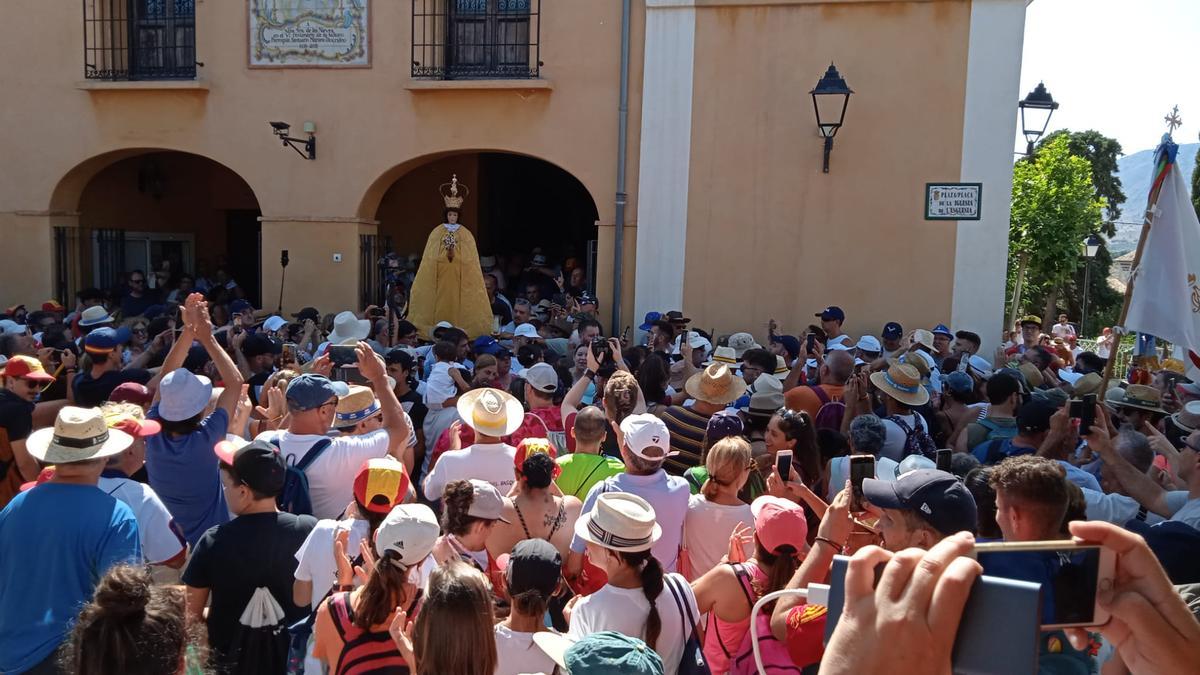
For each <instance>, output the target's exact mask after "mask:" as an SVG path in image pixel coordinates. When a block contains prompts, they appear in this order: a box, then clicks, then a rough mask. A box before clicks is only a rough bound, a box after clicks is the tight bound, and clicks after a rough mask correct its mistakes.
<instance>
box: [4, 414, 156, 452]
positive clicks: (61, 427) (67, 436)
mask: <svg viewBox="0 0 1200 675" xmlns="http://www.w3.org/2000/svg"><path fill="white" fill-rule="evenodd" d="M132 443H133V437H132V436H130V435H129V434H127V433H125V432H124V431H121V430H120V429H109V428H108V425H107V424H106V423H105V422H104V415H102V414H101V413H100V409H99V408H76V407H74V406H66V407H64V408H63V409H62V410H60V411H59V412H58V417H56V418H55V419H54V426H53V427H46V428H45V429H38V430H37V431H35V432H33V433H32V434H30V435H29V439H28V440H27V441H26V442H25V447H26V448H27V449H28V450H29V454H30V455H32V456H33V458H34V459H36V460H38V461H39V462H45V463H46V464H73V463H75V462H84V461H87V460H89V459H99V458H101V457H112V456H113V455H118V454H120V453H122V452H124V451H125V449H126V448H128V447H129V446H130V445H131V444H132Z"/></svg>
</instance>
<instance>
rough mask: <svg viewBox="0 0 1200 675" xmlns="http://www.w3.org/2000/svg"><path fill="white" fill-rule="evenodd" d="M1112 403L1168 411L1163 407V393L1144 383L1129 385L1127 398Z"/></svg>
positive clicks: (1159, 411)
mask: <svg viewBox="0 0 1200 675" xmlns="http://www.w3.org/2000/svg"><path fill="white" fill-rule="evenodd" d="M1112 403H1113V405H1116V406H1120V407H1123V408H1136V409H1138V410H1148V411H1150V412H1156V413H1165V412H1166V410H1163V407H1162V393H1160V392H1159V391H1158V389H1155V388H1154V387H1151V386H1147V385H1144V384H1131V385H1129V386H1128V387H1127V388H1126V389H1125V398H1123V399H1121V400H1120V401H1113V402H1112Z"/></svg>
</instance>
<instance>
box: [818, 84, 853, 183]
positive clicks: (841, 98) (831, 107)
mask: <svg viewBox="0 0 1200 675" xmlns="http://www.w3.org/2000/svg"><path fill="white" fill-rule="evenodd" d="M809 93H810V94H812V99H813V110H814V111H815V112H816V113H817V128H818V129H820V130H821V135H822V136H824V137H825V164H824V169H823V171H824V172H825V173H829V152H830V151H831V150H833V137H834V136H836V135H837V132H838V129H841V128H842V122H844V121H845V119H846V106H847V105H848V104H849V103H850V94H853V93H854V91H853V90H851V89H850V87H847V86H846V80H844V79H842V76H841V74H840V73H838V71H837V68H835V67H834V65H833V63H830V64H829V70H827V71H825V74H824V75H823V76H821V79H820V80H819V81H817V86H816V87H815V88H814V89H813V90H812V91H810V92H809Z"/></svg>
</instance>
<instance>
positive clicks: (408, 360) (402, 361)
mask: <svg viewBox="0 0 1200 675" xmlns="http://www.w3.org/2000/svg"><path fill="white" fill-rule="evenodd" d="M383 362H384V363H386V364H388V365H389V366H396V365H398V366H400V367H401V368H403V369H405V370H412V369H413V368H414V367H415V366H416V365H417V360H416V359H414V358H413V355H412V354H409V353H408V350H407V348H405V347H392V348H391V349H389V350H388V352H387V354H384V356H383Z"/></svg>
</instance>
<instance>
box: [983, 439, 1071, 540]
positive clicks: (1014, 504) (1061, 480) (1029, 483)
mask: <svg viewBox="0 0 1200 675" xmlns="http://www.w3.org/2000/svg"><path fill="white" fill-rule="evenodd" d="M988 482H989V483H990V484H991V486H992V488H993V489H994V490H995V491H996V523H997V524H998V525H999V526H1000V530H1001V531H1002V532H1003V533H1004V539H1005V540H1006V541H1036V540H1040V539H1051V538H1053V537H1054V536H1056V535H1057V534H1058V533H1059V529H1060V526H1061V524H1062V519H1063V514H1065V513H1066V510H1067V487H1066V485H1067V480H1066V474H1065V472H1064V471H1063V468H1062V465H1060V464H1059V463H1058V462H1055V461H1054V460H1051V459H1046V458H1045V457H1038V456H1036V455H1019V456H1016V457H1009V458H1008V459H1006V460H1004V461H1003V462H1000V463H999V464H997V465H995V466H994V467H992V474H991V477H990V478H989V481H988Z"/></svg>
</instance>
